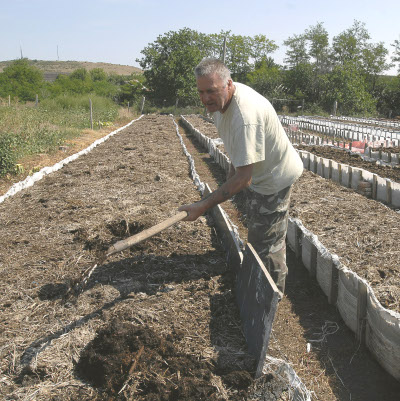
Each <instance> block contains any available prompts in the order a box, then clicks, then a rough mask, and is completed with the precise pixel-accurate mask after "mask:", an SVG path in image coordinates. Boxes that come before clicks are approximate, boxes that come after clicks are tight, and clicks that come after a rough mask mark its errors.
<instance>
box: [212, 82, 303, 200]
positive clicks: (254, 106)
mask: <svg viewBox="0 0 400 401" xmlns="http://www.w3.org/2000/svg"><path fill="white" fill-rule="evenodd" d="M234 85H235V88H236V89H235V93H234V95H233V98H232V101H231V103H230V105H229V107H228V109H227V110H226V111H225V113H220V112H215V113H213V115H212V117H213V119H214V122H215V125H216V127H217V130H218V133H219V135H220V137H221V139H222V141H223V142H224V146H225V149H226V151H227V152H228V155H229V158H230V159H231V162H232V164H233V166H234V167H240V166H246V165H249V164H254V167H253V175H252V182H251V185H250V188H251V189H253V190H254V191H256V192H259V193H261V194H264V195H270V194H273V193H276V192H279V191H280V190H281V189H283V188H286V187H288V186H289V185H291V184H293V183H294V182H295V181H296V180H297V178H299V177H300V175H301V173H302V172H303V163H302V161H301V159H300V156H299V155H298V153H297V152H296V150H295V149H294V148H293V146H292V145H291V143H290V141H289V139H288V137H287V135H286V133H285V130H284V129H283V127H282V125H281V123H280V121H279V118H278V116H277V114H276V112H275V110H274V108H273V107H272V105H271V103H270V102H269V101H268V100H267V99H266V98H265V97H264V96H262V95H260V94H259V93H257V92H256V91H255V90H253V89H252V88H250V87H248V86H246V85H243V84H240V83H236V82H235V83H234Z"/></svg>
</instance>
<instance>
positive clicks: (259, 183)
mask: <svg viewBox="0 0 400 401" xmlns="http://www.w3.org/2000/svg"><path fill="white" fill-rule="evenodd" d="M195 76H196V80H197V89H198V92H199V95H200V99H201V101H202V103H203V104H204V106H205V107H206V108H207V110H208V112H210V113H212V117H213V120H214V123H215V125H216V127H217V130H218V133H219V135H220V137H221V139H222V141H223V142H224V146H225V149H226V151H227V152H228V155H229V158H230V160H231V168H230V171H229V174H228V176H227V180H226V182H225V183H224V184H223V185H221V186H220V187H219V188H218V189H217V190H216V191H214V192H212V193H211V194H210V195H209V196H207V197H205V198H203V199H202V200H201V201H199V202H196V203H193V204H191V205H185V206H181V207H180V208H179V210H185V211H187V212H188V217H187V218H186V219H185V220H187V221H193V220H196V219H197V218H198V217H199V216H201V215H202V214H203V213H204V212H206V211H207V210H208V209H210V208H212V207H214V206H216V205H217V204H219V203H222V202H224V201H226V200H227V199H229V198H231V197H232V196H233V195H235V194H237V193H238V192H240V191H242V190H245V191H246V203H247V214H246V218H247V223H248V224H247V225H248V242H250V243H251V244H252V245H253V247H254V249H255V250H256V251H257V253H258V255H259V256H260V258H261V260H262V261H263V263H264V265H265V267H266V268H267V270H268V271H269V273H270V274H271V277H272V278H273V280H274V281H275V283H276V285H277V287H278V289H279V290H280V291H281V292H282V293H283V292H284V289H285V280H286V275H287V266H286V243H285V237H286V231H287V221H288V208H289V200H290V191H291V186H292V184H293V183H294V182H295V181H296V180H297V179H298V178H299V177H300V175H301V173H302V171H303V164H302V161H301V159H300V157H299V155H298V154H297V152H296V150H295V149H294V148H293V146H292V145H291V143H290V142H289V139H288V137H287V135H286V133H285V131H284V129H283V127H282V125H281V123H280V121H279V119H278V116H277V114H276V112H275V110H274V108H273V107H272V105H271V104H270V103H269V101H268V100H267V99H265V98H264V97H263V96H261V95H260V94H259V93H257V92H256V91H254V90H253V89H251V88H250V87H248V86H246V85H243V84H240V83H236V82H235V83H234V82H233V81H232V79H231V76H230V72H229V70H228V68H227V67H226V66H225V65H224V64H223V63H222V62H221V61H219V60H216V59H203V60H202V61H201V62H200V64H199V65H198V66H197V67H196V68H195Z"/></svg>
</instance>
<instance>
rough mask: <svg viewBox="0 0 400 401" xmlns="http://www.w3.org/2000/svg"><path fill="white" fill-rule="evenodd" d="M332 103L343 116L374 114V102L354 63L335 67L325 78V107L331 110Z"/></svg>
mask: <svg viewBox="0 0 400 401" xmlns="http://www.w3.org/2000/svg"><path fill="white" fill-rule="evenodd" d="M334 101H337V102H338V108H339V111H340V112H341V114H343V115H357V114H362V115H371V114H374V113H375V112H376V102H375V100H374V99H373V97H372V95H371V94H370V93H368V91H367V85H366V83H365V79H364V77H363V75H362V74H359V73H358V66H357V64H356V63H351V62H347V63H345V64H343V65H337V66H335V67H334V69H333V71H332V72H331V73H330V74H329V75H328V76H327V77H326V93H325V107H326V108H327V109H328V110H329V109H330V108H332V105H333V103H334Z"/></svg>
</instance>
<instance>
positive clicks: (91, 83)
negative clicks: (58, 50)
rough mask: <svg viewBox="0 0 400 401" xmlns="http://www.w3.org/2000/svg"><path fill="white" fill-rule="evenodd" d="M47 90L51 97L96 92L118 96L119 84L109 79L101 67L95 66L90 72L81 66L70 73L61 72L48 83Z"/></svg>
mask: <svg viewBox="0 0 400 401" xmlns="http://www.w3.org/2000/svg"><path fill="white" fill-rule="evenodd" d="M47 91H48V93H49V96H50V97H57V96H60V95H63V94H70V95H71V94H72V95H83V94H89V93H94V94H96V95H98V96H104V97H109V98H116V97H117V95H118V92H119V86H118V85H117V84H116V83H115V81H114V82H113V80H111V79H108V77H107V74H106V73H105V72H104V71H103V70H102V69H101V68H95V69H93V70H91V71H90V72H88V71H87V70H86V69H84V68H79V69H77V70H75V71H74V72H73V73H72V74H70V75H62V74H60V75H59V76H58V77H57V79H56V80H55V81H54V82H53V83H51V84H48V85H47Z"/></svg>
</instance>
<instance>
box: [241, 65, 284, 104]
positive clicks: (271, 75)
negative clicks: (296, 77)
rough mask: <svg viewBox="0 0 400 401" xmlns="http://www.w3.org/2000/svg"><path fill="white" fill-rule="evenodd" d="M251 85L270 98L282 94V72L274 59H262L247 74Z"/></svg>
mask: <svg viewBox="0 0 400 401" xmlns="http://www.w3.org/2000/svg"><path fill="white" fill-rule="evenodd" d="M247 80H248V83H249V85H250V86H251V87H252V88H254V89H255V90H256V91H257V92H258V93H261V94H262V95H263V96H265V97H267V98H268V99H272V98H274V97H279V96H281V95H282V89H283V85H282V82H283V78H282V72H281V70H280V68H279V66H278V65H277V64H275V63H274V62H273V60H272V59H268V60H262V61H261V62H260V63H258V65H257V67H256V69H255V70H254V71H252V72H250V73H249V74H248V76H247Z"/></svg>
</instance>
